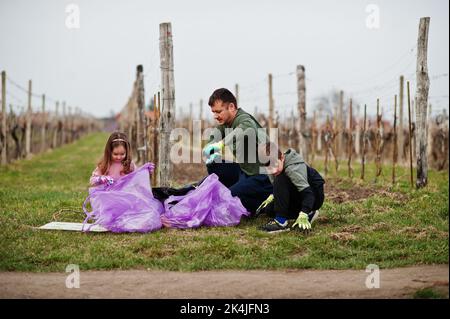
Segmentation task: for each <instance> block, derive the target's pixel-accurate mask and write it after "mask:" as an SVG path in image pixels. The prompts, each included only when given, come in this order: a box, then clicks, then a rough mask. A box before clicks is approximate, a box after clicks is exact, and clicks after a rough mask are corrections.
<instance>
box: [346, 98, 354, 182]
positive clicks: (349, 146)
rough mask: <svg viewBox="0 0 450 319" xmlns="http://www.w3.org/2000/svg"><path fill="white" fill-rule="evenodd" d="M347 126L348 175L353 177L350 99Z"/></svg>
mask: <svg viewBox="0 0 450 319" xmlns="http://www.w3.org/2000/svg"><path fill="white" fill-rule="evenodd" d="M348 123H349V128H348V148H347V150H348V177H350V178H352V177H353V168H352V153H353V114H352V99H350V105H349V120H348Z"/></svg>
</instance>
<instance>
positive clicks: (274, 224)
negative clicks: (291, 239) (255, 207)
mask: <svg viewBox="0 0 450 319" xmlns="http://www.w3.org/2000/svg"><path fill="white" fill-rule="evenodd" d="M261 230H264V231H266V232H268V233H270V234H275V233H281V232H285V231H289V230H290V228H289V227H288V221H287V220H286V221H285V222H284V223H283V224H281V223H280V222H278V221H277V220H275V219H273V220H271V221H270V222H268V223H267V224H265V225H264V226H262V227H261Z"/></svg>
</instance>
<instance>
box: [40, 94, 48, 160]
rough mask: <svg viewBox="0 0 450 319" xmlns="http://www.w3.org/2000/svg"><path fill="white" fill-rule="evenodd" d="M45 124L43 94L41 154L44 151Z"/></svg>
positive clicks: (43, 98) (43, 99)
mask: <svg viewBox="0 0 450 319" xmlns="http://www.w3.org/2000/svg"><path fill="white" fill-rule="evenodd" d="M46 124H47V116H46V114H45V94H42V127H41V153H42V152H44V151H45V147H46V143H45V135H46V132H45V126H46Z"/></svg>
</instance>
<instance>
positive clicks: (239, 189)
mask: <svg viewBox="0 0 450 319" xmlns="http://www.w3.org/2000/svg"><path fill="white" fill-rule="evenodd" d="M206 168H207V170H208V174H212V173H215V174H216V175H217V176H218V177H219V180H220V181H221V182H222V184H224V185H225V186H226V187H228V188H229V189H230V191H231V195H233V196H237V197H239V199H240V200H241V203H242V205H243V206H244V207H245V208H246V209H247V210H248V211H249V212H250V213H252V214H253V213H255V211H256V209H257V208H258V207H259V205H261V203H262V202H263V201H264V200H265V199H266V198H267V197H268V196H269V195H270V194H272V191H273V186H272V184H271V183H270V180H269V178H268V177H267V175H265V174H258V175H250V176H249V175H247V174H245V173H244V172H243V171H242V170H241V168H240V166H239V164H237V163H229V162H222V163H212V164H209V165H207V166H206Z"/></svg>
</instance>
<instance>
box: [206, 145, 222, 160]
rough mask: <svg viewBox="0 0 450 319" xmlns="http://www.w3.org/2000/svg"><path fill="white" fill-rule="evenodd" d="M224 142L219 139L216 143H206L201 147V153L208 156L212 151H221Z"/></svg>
mask: <svg viewBox="0 0 450 319" xmlns="http://www.w3.org/2000/svg"><path fill="white" fill-rule="evenodd" d="M223 146H224V143H223V141H219V142H217V143H212V144H208V145H206V146H205V147H204V148H203V154H204V155H205V156H206V157H207V158H209V156H210V155H212V154H214V153H221V152H222V149H223Z"/></svg>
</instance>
